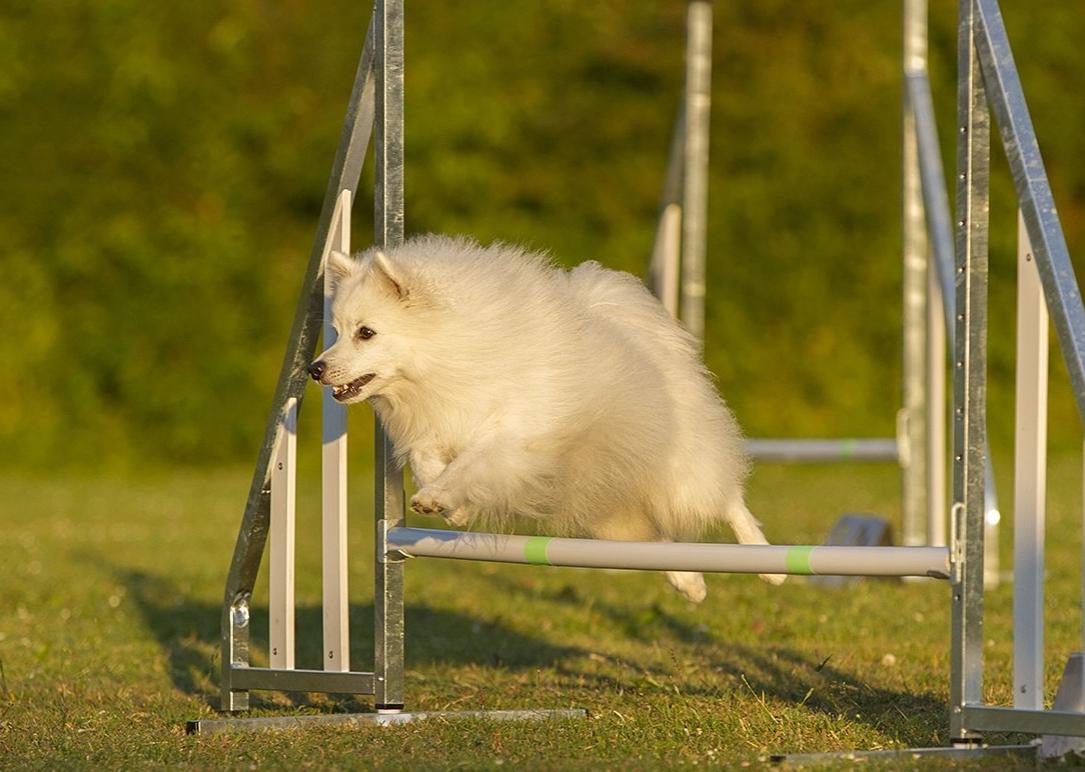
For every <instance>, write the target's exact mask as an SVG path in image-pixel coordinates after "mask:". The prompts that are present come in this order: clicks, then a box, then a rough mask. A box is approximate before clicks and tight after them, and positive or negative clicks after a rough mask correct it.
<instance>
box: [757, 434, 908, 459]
mask: <svg viewBox="0 0 1085 772" xmlns="http://www.w3.org/2000/svg"><path fill="white" fill-rule="evenodd" d="M746 450H747V452H749V454H750V455H751V456H753V457H754V458H756V459H758V460H761V461H792V462H793V461H897V460H899V458H900V453H899V450H898V448H897V441H896V440H895V439H893V438H891V437H890V438H888V439H837V440H789V439H779V440H778V439H760V440H746Z"/></svg>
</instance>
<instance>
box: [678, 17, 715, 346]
mask: <svg viewBox="0 0 1085 772" xmlns="http://www.w3.org/2000/svg"><path fill="white" fill-rule="evenodd" d="M686 18H687V22H686V25H687V26H686V30H687V31H686V96H685V107H686V119H685V137H686V151H685V163H684V165H683V166H684V170H685V178H684V180H683V194H682V302H681V304H680V309H679V310H680V312H681V315H682V321H683V322H684V323H685V325H686V328H687V329H688V330H689V331H690V332H691V333H693V334H694V335H695V336H697V338H698V339H699V340H702V339H703V338H704V296H705V230H706V220H707V217H708V132H709V121H710V117H711V116H710V108H711V99H712V91H711V88H712V3H710V2H706V0H693V2H691V3H690V4H689V6H688V10H687V17H686Z"/></svg>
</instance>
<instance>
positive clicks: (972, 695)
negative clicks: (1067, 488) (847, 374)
mask: <svg viewBox="0 0 1085 772" xmlns="http://www.w3.org/2000/svg"><path fill="white" fill-rule="evenodd" d="M959 7H960V11H959V14H960V15H959V26H958V36H957V223H956V226H957V227H956V256H957V259H956V285H957V303H956V309H957V319H956V322H957V325H956V335H955V341H954V344H955V345H954V355H953V510H952V515H951V517H952V526H953V527H952V538H951V540H950V549H951V555H952V557H953V560H954V563H955V570H954V572H953V583H952V605H951V643H950V646H951V649H950V710H951V716H950V738H951V740H952V741H954V742H955V743H970V742H974V741H975V740H976V739H977V738H978V734H977V733H976V732H974V731H973V730H970V729H968V728H967V727H966V725H965V719H964V708H965V705H967V704H979V703H981V702H982V700H983V529H984V516H985V512H986V497H985V495H984V488H985V485H984V483H985V469H986V462H987V459H986V456H987V426H986V407H987V405H986V402H987V388H986V387H987V384H986V364H987V362H986V360H987V350H986V349H987V230H988V196H989V182H990V180H989V172H990V149H991V145H990V117H989V114H988V109H987V96H986V92H985V89H984V85H983V78H982V75H981V73H980V64H979V58H978V53H977V49H976V26H977V22H976V18H975V8H974V6H973V3H972V0H961V2H960V6H959Z"/></svg>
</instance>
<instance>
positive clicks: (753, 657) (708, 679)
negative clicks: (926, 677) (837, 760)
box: [492, 577, 949, 745]
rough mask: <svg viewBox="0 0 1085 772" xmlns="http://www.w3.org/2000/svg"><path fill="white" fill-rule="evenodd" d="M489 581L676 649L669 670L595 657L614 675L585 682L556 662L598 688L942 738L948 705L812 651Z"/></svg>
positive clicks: (911, 738)
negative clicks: (741, 702)
mask: <svg viewBox="0 0 1085 772" xmlns="http://www.w3.org/2000/svg"><path fill="white" fill-rule="evenodd" d="M492 579H493V580H494V581H495V582H497V583H499V584H501V586H502V587H501V590H502V591H503V592H507V593H510V594H516V593H519V594H522V595H524V596H525V602H528V599H530V602H533V603H536V604H542V603H550V604H554V605H557V606H583V607H588V606H590V609H591V612H592V613H593V614H598V615H599V616H601V617H603V618H604V619H606V620H607V621H608V622H609V623H610V624H612V625H614V627H616V628H617V629H618V630H619V631H620V634H621V635H623V636H624V637H626V638H627V639H631V640H635V641H641V642H644V643H646V644H651V645H653V646H659V647H662V648H663V649H665V650H666V649H668V648H670V647H671V646H673V648H674V650H673V651H672V652H671V653H672V655H674V656H673V661H672V662H671V663H669V665H670V666H667V665H660V664H651V663H646V662H642V661H633V660H630V659H628V658H623V657H620V656H614V655H610V654H605V655H602V656H600V655H599V654H595V655H594V658H595V659H596V660H599V661H604V662H609V663H611V665H613V666H614V667H615V668H616V669H617V671H618V673H617V675H608V674H605V673H593V674H590V675H588V674H585V673H581V672H575V671H574V670H573V669H572V668H571V667H569V665H568V664H566V663H565V662H562V663H559V665H558V667H557V672H558V673H559V674H561V675H563V676H576V677H579V678H581V679H585V680H590V681H591V682H592V683H593V684H594V687H595V688H597V689H603V688H606V689H612V690H614V691H621V690H623V689H628V688H629V687H630V685H631V683H633V684H635V685H636V687H637V688H639V689H641V690H645V691H648V690H655V691H659V692H660V693H661V694H675V693H680V694H683V695H688V696H700V697H709V698H711V697H720V696H722V695H723V694H725V693H727V692H731V691H734V690H738V691H740V692H744V693H746V694H747V695H751V696H753V697H754V698H755V699H757V700H758V701H759V702H760V703H761V705H762V707H763V708H764V709H765V710H767V711H770V712H771V704H770V701H773V700H776V701H781V702H786V703H790V704H792V705H798V706H801V707H802V708H804V709H807V710H812V711H817V712H820V713H824V714H826V715H828V716H831V717H833V718H843V719H846V720H848V721H856V722H858V723H863V724H866V725H868V726H870V727H872V728H874V729H877V730H880V731H884V732H886V733H887V734H890V735H893V736H895V737H896V738H898V739H900V740H901V741H902V742H903V743H905V744H908V745H925V744H930V743H931V742H932V741H935V740H936V738H942V740H943V741H944V739H945V735H946V732H947V730H948V723H949V705H948V703H947V702H946V701H945V699H944V698H941V697H938V696H936V695H932V694H929V693H926V694H924V693H914V692H907V691H898V690H896V689H891V688H886V687H884V686H879V685H874V684H871V683H868V682H866V681H864V680H863V679H861V678H859V677H858V676H857V675H856V674H854V673H849V672H846V671H845V670H842V669H840V668H838V667H834V666H833V665H831V664H830V662H831V659H832V657H831V655H830V656H828V657H824V658H822V657H816V656H815V657H812V656H811V655H810V654H809V652H802V651H798V650H796V649H793V648H788V647H786V646H779V645H774V644H772V643H771V641H769V642H766V644H765V645H764V646H757V647H754V646H750V645H748V644H743V643H738V642H735V641H730V640H720V639H718V638H717V637H716V636H714V635H713V634H712V633H711V632H710V631H709V630H708V629H707V627H705V626H703V625H701V624H697V623H691V622H689V621H687V620H685V619H682V618H680V617H677V616H675V615H674V614H671V613H670V612H668V611H667V610H666V609H664V608H663V607H662V606H660V605H659V604H657V603H652V604H650V605H637V604H635V603H631V604H629V605H624V604H615V603H611V602H608V601H605V600H602V599H600V598H597V597H591V598H585V597H582V596H581V594H580V593H579V592H578V591H577V589H576V588H575V587H573V586H572V585H568V584H567V585H565V586H563V587H562V588H560V589H554V590H543V591H541V592H540V591H539V590H538V589H532V590H531V591H527V590H525V589H524V588H523V587H522V586H519V585H517V584H516V583H514V582H508V581H506V580H505V579H504V578H502V577H492ZM679 649H680V650H681V651H680V652H679ZM681 660H686V661H687V663H692V665H691V668H690V670H691V671H692V672H686V668H685V667H684V666H683V665H682V664H681ZM947 676H948V674H947Z"/></svg>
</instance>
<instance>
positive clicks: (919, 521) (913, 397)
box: [899, 0, 928, 545]
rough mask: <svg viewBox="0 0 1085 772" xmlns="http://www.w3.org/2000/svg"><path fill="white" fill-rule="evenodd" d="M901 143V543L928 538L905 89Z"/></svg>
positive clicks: (914, 142)
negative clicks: (902, 451)
mask: <svg viewBox="0 0 1085 772" xmlns="http://www.w3.org/2000/svg"><path fill="white" fill-rule="evenodd" d="M903 51H904V77H905V79H907V78H908V76H909V75H910V74H912V73H915V72H925V71H926V68H927V3H926V0H905V2H904V48H903ZM903 108H904V109H903V117H902V127H901V138H902V143H903V148H902V150H903V153H902V156H903V169H902V177H903V195H902V212H901V219H902V233H903V245H902V246H903V249H902V253H903V282H902V284H903V297H902V301H903V337H904V344H903V359H904V361H903V367H902V371H903V388H902V391H903V401H904V406H903V407H902V408H901V410H902V420H901V421H900V423H899V425H900V429H901V431H902V432H903V437H902V438H901V439H902V441H903V442H902V444H903V447H904V448H905V452H904V453H902V454H901V458H900V463H901V513H902V520H903V522H902V531H903V539H904V543H905V544H908V545H917V544H923V543H925V542H926V536H927V534H926V530H927V529H926V520H927V484H928V480H927V450H928V447H927V410H928V400H927V372H926V370H927V366H928V358H927V353H926V349H927V330H926V325H927V321H928V315H927V262H928V261H927V229H926V217H925V214H924V210H923V192H922V189H921V185H920V170H919V149H918V139H917V135H916V120H915V110H914V108H913V106H912V101H911V99H910V98H909V95H908V90H907V89H904V96H903Z"/></svg>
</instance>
